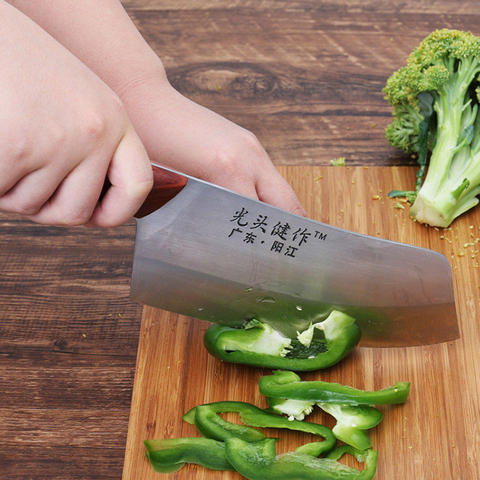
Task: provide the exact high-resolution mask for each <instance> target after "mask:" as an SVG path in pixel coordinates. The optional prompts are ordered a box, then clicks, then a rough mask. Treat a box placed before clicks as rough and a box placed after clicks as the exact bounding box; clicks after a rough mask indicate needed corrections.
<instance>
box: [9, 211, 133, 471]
mask: <svg viewBox="0 0 480 480" xmlns="http://www.w3.org/2000/svg"><path fill="white" fill-rule="evenodd" d="M134 234H135V227H134V225H133V223H130V224H128V225H126V226H123V227H121V228H117V229H111V230H102V229H86V228H83V227H80V228H62V227H45V226H40V225H36V224H33V223H31V222H28V221H26V220H23V219H21V218H19V217H15V216H13V215H7V214H1V213H0V379H1V385H2V386H1V388H0V465H1V469H2V474H1V475H0V476H1V477H2V478H5V479H17V478H22V479H26V478H29V479H34V478H35V479H37V478H38V479H40V478H49V479H57V478H58V479H60V478H62V479H67V478H72V479H77V478H78V479H79V478H82V479H85V478H112V479H113V478H117V479H118V478H120V476H121V471H122V464H123V456H124V450H125V442H126V433H127V424H128V417H129V410H130V401H131V391H132V382H133V373H134V369H135V357H136V350H137V343H138V331H139V326H140V315H141V310H142V307H141V306H140V305H137V304H135V303H133V302H132V301H131V300H130V298H129V284H130V275H131V267H132V258H133V244H134Z"/></svg>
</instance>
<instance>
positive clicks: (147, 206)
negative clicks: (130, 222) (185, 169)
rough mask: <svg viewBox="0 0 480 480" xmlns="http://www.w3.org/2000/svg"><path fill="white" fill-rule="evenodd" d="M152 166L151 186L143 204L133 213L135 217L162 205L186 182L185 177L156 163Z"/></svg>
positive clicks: (144, 214)
mask: <svg viewBox="0 0 480 480" xmlns="http://www.w3.org/2000/svg"><path fill="white" fill-rule="evenodd" d="M152 168H153V187H152V190H151V191H150V193H149V194H148V196H147V198H146V199H145V201H144V202H143V205H142V206H141V207H140V208H139V210H138V211H137V213H136V214H135V215H134V217H135V218H142V217H146V216H147V215H149V214H150V213H152V212H154V211H155V210H158V209H159V208H160V207H163V205H165V204H166V203H167V202H168V201H169V200H171V199H172V198H173V197H175V196H176V195H177V194H178V193H179V192H180V191H181V190H182V189H183V187H184V186H185V185H186V184H187V181H188V179H187V177H184V176H183V175H180V174H178V173H176V172H172V171H170V170H165V169H163V168H161V167H159V166H158V165H152Z"/></svg>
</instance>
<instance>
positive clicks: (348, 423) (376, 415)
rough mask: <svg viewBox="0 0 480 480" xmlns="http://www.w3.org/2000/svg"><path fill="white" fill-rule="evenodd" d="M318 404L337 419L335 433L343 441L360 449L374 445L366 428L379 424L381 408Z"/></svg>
mask: <svg viewBox="0 0 480 480" xmlns="http://www.w3.org/2000/svg"><path fill="white" fill-rule="evenodd" d="M318 406H319V407H320V408H321V409H322V410H324V411H325V412H327V413H329V414H330V415H332V416H333V417H335V420H336V421H337V423H336V425H335V426H334V427H333V434H334V435H335V437H337V438H338V439H339V440H341V441H342V442H345V443H346V444H348V445H351V446H352V447H354V448H357V449H358V450H366V449H367V448H370V447H371V446H372V442H371V441H370V437H369V436H368V434H367V432H366V430H368V429H370V428H373V427H375V426H376V425H378V424H379V423H380V422H381V421H382V418H383V414H382V412H381V411H380V410H378V409H376V408H375V407H372V406H370V405H337V404H335V403H319V404H318Z"/></svg>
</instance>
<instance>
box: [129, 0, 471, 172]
mask: <svg viewBox="0 0 480 480" xmlns="http://www.w3.org/2000/svg"><path fill="white" fill-rule="evenodd" d="M138 3H139V5H143V3H142V2H138ZM194 3H195V2H192V3H189V4H188V5H189V8H185V9H182V8H181V7H178V8H175V7H174V6H170V8H171V9H168V8H167V7H166V6H165V7H162V8H160V7H158V8H156V9H154V10H153V9H145V8H139V9H136V8H134V6H133V5H134V4H135V2H131V10H130V13H131V15H132V18H133V19H134V21H135V22H136V24H137V26H138V28H139V29H140V31H141V32H142V33H143V35H144V36H145V38H146V39H147V40H148V42H149V43H150V44H151V45H152V47H153V48H154V49H155V51H156V52H157V53H158V54H159V56H160V57H161V58H162V59H163V60H164V63H165V65H166V68H167V73H168V75H169V78H170V81H171V82H172V84H173V85H174V86H175V87H176V88H177V89H178V90H179V91H181V92H182V93H184V94H185V95H187V96H188V97H190V98H192V99H193V100H195V101H197V102H198V103H200V104H202V105H205V106H207V107H209V108H211V109H213V110H215V111H217V112H218V113H220V114H222V115H224V116H226V117H228V118H230V119H231V120H233V121H234V122H236V123H238V124H240V125H242V126H244V127H246V128H247V129H249V130H251V131H253V132H254V133H255V134H256V135H257V136H258V137H259V139H260V141H261V143H262V144H263V145H264V146H265V148H266V149H267V151H268V152H269V153H270V155H271V157H272V159H273V161H274V162H275V163H276V164H278V165H318V164H320V165H322V164H323V165H326V164H329V162H330V160H331V159H332V158H336V157H346V158H347V160H348V161H349V163H350V164H351V165H409V164H411V163H412V161H411V158H410V157H409V156H407V155H404V154H402V153H401V152H399V151H397V150H395V149H393V148H392V147H390V145H389V144H388V142H387V141H386V140H385V137H384V129H385V127H386V125H387V124H388V123H389V122H390V120H391V108H390V106H389V105H388V103H387V102H386V101H385V100H384V99H383V94H382V88H383V87H384V85H385V82H386V80H387V78H388V77H389V76H390V75H391V74H392V73H393V72H394V71H395V70H396V69H398V68H399V67H400V66H402V65H403V64H404V62H405V60H406V58H407V56H408V54H409V53H410V51H411V50H412V49H413V48H414V47H415V46H416V45H417V44H418V43H419V42H420V41H421V39H422V38H424V37H425V36H426V35H427V34H428V33H430V32H431V31H433V30H434V29H436V28H442V27H449V28H462V29H468V30H472V31H474V32H476V33H480V30H479V28H478V24H477V22H476V17H475V16H474V15H472V14H471V7H472V6H473V3H472V2H470V3H469V2H466V3H465V6H464V8H457V5H456V4H453V3H451V4H449V6H448V8H447V4H446V3H442V4H441V7H442V8H444V10H440V11H439V10H437V11H436V12H433V6H432V5H430V9H427V8H426V7H424V8H423V9H422V8H419V7H418V3H422V2H416V3H413V2H410V3H403V4H402V7H401V8H400V7H399V6H398V5H397V4H396V3H393V2H386V3H387V6H383V7H382V6H381V5H383V3H385V2H370V3H367V4H366V5H363V6H362V3H359V2H352V5H351V4H350V2H348V6H346V5H345V2H343V5H342V2H339V4H338V5H336V4H331V3H330V4H328V5H324V4H323V2H322V3H321V4H320V5H318V4H316V3H314V2H296V3H294V5H290V6H289V8H286V7H285V3H284V2H280V4H281V5H283V6H281V7H278V6H277V7H275V6H274V5H276V3H272V2H260V5H259V6H257V7H255V6H253V5H252V4H250V3H249V4H248V5H247V6H244V5H243V3H242V6H239V4H238V2H237V3H236V2H228V3H227V8H214V7H213V8H207V7H205V6H202V7H199V8H198V9H194V8H192V7H191V5H193V4H194ZM146 5H147V6H148V5H151V2H147V3H146ZM215 5H217V6H218V3H217V4H215ZM412 5H413V6H414V7H413V8H412V9H411V10H409V7H412ZM462 5H463V3H462ZM436 8H437V7H436ZM439 12H441V13H439Z"/></svg>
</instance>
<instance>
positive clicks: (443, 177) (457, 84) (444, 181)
mask: <svg viewBox="0 0 480 480" xmlns="http://www.w3.org/2000/svg"><path fill="white" fill-rule="evenodd" d="M449 67H450V68H453V67H452V66H449ZM479 70H480V68H479V65H478V63H477V62H475V61H470V59H466V60H465V61H463V62H459V65H458V70H457V71H456V72H454V73H453V74H452V75H451V78H450V79H449V81H448V82H446V83H445V84H444V85H443V86H442V87H441V88H439V89H438V92H437V95H436V101H435V102H434V110H435V112H436V115H437V141H436V144H435V146H434V148H433V151H432V155H431V158H430V163H429V168H428V173H427V176H426V178H425V182H424V183H423V185H422V187H421V188H420V190H419V192H418V194H417V197H416V199H415V202H414V204H413V206H412V208H411V210H410V216H411V217H413V218H415V219H416V220H418V221H420V222H421V223H426V224H429V225H436V226H439V227H447V226H448V225H450V223H451V222H452V221H453V220H454V219H455V218H456V217H458V216H459V215H461V214H462V213H464V212H465V211H466V210H468V209H469V208H471V207H472V206H474V205H476V204H477V203H478V199H477V198H476V195H477V194H478V193H479V192H478V191H479V188H478V185H479V183H480V168H479V167H480V155H478V154H477V155H473V153H472V151H471V142H472V139H473V135H471V134H469V132H470V131H469V130H468V129H469V128H470V127H472V128H473V124H474V122H475V119H476V113H477V109H478V107H477V105H476V104H474V105H472V99H471V98H470V95H469V92H468V90H469V87H470V84H471V82H472V80H473V79H474V78H475V76H476V75H477V74H478V72H479Z"/></svg>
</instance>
